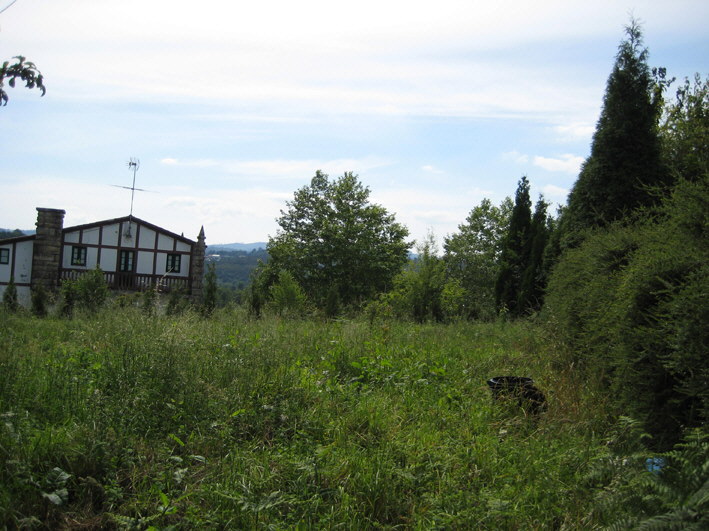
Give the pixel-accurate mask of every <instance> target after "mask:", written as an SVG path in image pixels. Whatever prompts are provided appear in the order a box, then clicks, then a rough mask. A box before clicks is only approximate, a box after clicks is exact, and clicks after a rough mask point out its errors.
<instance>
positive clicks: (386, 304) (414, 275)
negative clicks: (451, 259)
mask: <svg viewBox="0 0 709 531" xmlns="http://www.w3.org/2000/svg"><path fill="white" fill-rule="evenodd" d="M417 251H418V256H417V257H416V258H415V259H413V260H411V261H410V262H409V265H408V267H407V268H406V269H405V270H404V271H402V272H401V273H400V274H399V275H397V276H396V278H395V279H394V286H393V288H392V289H391V290H389V291H388V292H387V293H383V294H381V295H380V296H379V297H378V300H377V301H376V302H373V303H372V304H370V305H369V306H368V309H367V311H368V313H369V315H370V318H375V317H377V316H379V317H392V316H396V317H397V318H399V319H405V320H413V321H416V322H419V323H424V322H426V321H443V320H444V318H445V315H444V310H443V298H442V297H443V290H444V287H445V284H446V276H445V265H444V263H443V260H441V259H440V258H438V257H437V256H436V255H435V251H436V242H435V239H434V237H433V235H429V236H428V237H427V239H426V240H425V241H424V242H423V243H422V244H421V245H420V246H419V247H418V248H417Z"/></svg>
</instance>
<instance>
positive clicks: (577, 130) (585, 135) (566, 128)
mask: <svg viewBox="0 0 709 531" xmlns="http://www.w3.org/2000/svg"><path fill="white" fill-rule="evenodd" d="M595 130H596V126H595V125H593V124H590V123H573V124H567V125H557V126H556V127H554V132H555V133H556V134H557V135H559V137H560V139H562V140H567V139H568V140H574V141H575V140H581V139H589V140H590V139H591V137H592V136H593V133H594V131H595Z"/></svg>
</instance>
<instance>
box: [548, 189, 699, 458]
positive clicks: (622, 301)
mask: <svg viewBox="0 0 709 531" xmlns="http://www.w3.org/2000/svg"><path fill="white" fill-rule="evenodd" d="M708 213H709V177H705V178H703V179H701V180H700V181H695V182H681V183H679V184H678V185H677V186H676V188H675V190H674V192H673V194H672V196H671V197H670V198H669V199H667V200H666V201H665V203H664V204H663V206H662V208H661V209H660V211H659V213H658V214H657V216H656V217H653V218H648V219H647V220H644V221H641V222H638V223H636V224H635V225H633V226H624V225H621V224H618V225H614V226H612V227H611V228H610V229H609V230H602V231H598V232H596V233H595V234H593V235H591V236H589V237H587V239H586V240H585V241H584V243H583V244H582V245H581V246H580V247H578V248H577V249H573V250H569V251H567V252H566V253H565V254H564V255H562V258H561V260H560V262H559V263H558V265H557V267H556V269H555V270H554V273H553V275H552V279H551V280H550V283H549V290H548V295H547V311H548V315H549V316H550V318H551V319H552V322H553V323H554V324H555V326H557V327H559V329H560V330H561V331H563V332H564V333H565V334H566V335H567V341H568V342H569V343H570V344H571V345H572V347H573V350H574V351H575V352H576V353H577V357H578V358H580V359H581V360H583V361H584V365H585V366H587V367H590V368H592V369H593V370H600V371H603V372H604V373H605V374H606V375H607V377H608V379H609V385H610V388H611V389H612V392H613V396H614V397H615V398H616V401H617V403H618V404H619V405H620V406H621V407H623V408H624V409H625V410H626V411H627V412H629V413H630V414H631V415H632V416H634V417H637V418H639V419H641V420H642V421H643V422H644V425H645V428H646V429H647V430H648V431H650V433H651V434H652V435H653V436H654V437H655V439H654V442H653V444H654V445H656V446H658V447H667V445H668V444H671V443H673V442H676V440H677V437H678V436H679V435H681V430H682V428H683V427H685V426H696V425H701V424H702V423H703V422H706V421H707V420H709V386H707V382H708V381H709V364H708V363H707V359H706V344H707V343H708V342H709V337H707V328H706V326H705V323H706V322H707V319H709V314H708V313H707V304H706V301H707V299H708V297H709V268H708V267H707V264H708V263H709V245H707V241H709V239H708V236H709V234H707V228H708V227H709V220H708V216H709V214H708Z"/></svg>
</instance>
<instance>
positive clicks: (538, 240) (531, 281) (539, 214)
mask: <svg viewBox="0 0 709 531" xmlns="http://www.w3.org/2000/svg"><path fill="white" fill-rule="evenodd" d="M547 206H548V204H547V203H546V201H544V198H542V197H540V198H539V201H537V204H536V206H535V207H534V215H533V216H532V224H531V226H530V231H529V238H528V239H527V249H528V250H527V252H526V254H527V263H526V267H525V268H524V271H523V273H522V278H521V282H520V288H519V294H518V296H517V306H518V308H519V310H520V312H521V313H523V312H525V311H528V310H535V311H536V310H539V309H541V307H542V299H543V298H544V287H545V284H546V278H545V272H544V268H543V261H544V249H545V247H546V245H547V242H548V240H549V234H550V232H551V230H550V227H549V219H548V216H547Z"/></svg>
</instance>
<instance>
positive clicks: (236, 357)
mask: <svg viewBox="0 0 709 531" xmlns="http://www.w3.org/2000/svg"><path fill="white" fill-rule="evenodd" d="M1 317H2V319H1V320H0V417H1V418H0V421H1V422H0V483H1V485H0V527H1V526H2V524H3V523H4V525H5V526H7V527H10V528H13V527H23V526H24V527H27V528H62V527H64V528H81V529H90V528H112V527H115V528H132V529H146V528H150V527H152V528H160V529H166V528H179V529H190V528H199V527H202V528H223V529H226V528H231V529H235V528H273V529H283V528H294V527H300V528H337V527H342V528H346V529H354V528H414V529H432V528H441V529H444V528H445V529H450V528H468V529H481V528H482V529H485V528H487V529H535V528H536V529H550V528H556V529H559V528H566V529H576V528H591V527H594V526H597V525H600V524H603V523H604V518H606V517H607V515H606V516H604V515H603V513H602V511H599V509H598V502H599V497H602V495H603V489H602V488H601V487H600V486H599V485H601V486H602V485H603V481H606V483H607V481H608V480H607V479H606V480H603V481H602V480H600V479H599V474H598V473H597V472H598V468H599V466H600V463H609V462H613V456H612V447H613V445H614V444H615V445H616V446H619V443H618V441H619V440H620V439H621V438H622V437H619V434H620V435H622V434H623V430H619V429H618V424H617V423H615V422H613V421H612V420H611V418H612V416H611V412H610V411H609V408H608V406H607V405H606V401H607V400H606V398H607V397H606V396H605V394H604V392H602V391H601V390H600V387H599V386H598V385H597V384H596V383H595V382H592V381H579V379H578V377H577V376H576V374H577V373H576V371H574V370H573V367H570V366H569V365H568V364H567V363H566V362H565V361H564V360H565V359H567V357H566V356H565V355H564V352H563V349H562V347H560V346H559V345H557V344H555V342H554V340H553V337H551V336H549V335H548V334H546V333H545V332H544V329H543V328H542V327H541V326H539V325H534V324H530V323H525V322H521V323H512V324H510V323H496V324H470V323H459V324H450V325H440V324H436V325H415V324H408V323H396V322H392V323H375V324H370V323H369V322H367V321H364V320H362V321H358V320H354V321H336V322H322V321H310V320H303V321H292V320H291V321H286V320H278V319H264V320H250V319H249V318H248V317H247V316H246V315H245V314H244V313H242V312H240V311H238V310H235V311H220V312H217V313H216V314H215V315H214V316H213V318H211V319H204V318H202V317H200V316H198V315H196V314H186V315H183V316H180V317H170V318H168V317H162V316H157V317H156V316H147V315H145V314H144V313H141V312H139V311H137V310H135V309H130V308H128V309H123V310H121V309H111V310H107V311H105V312H103V313H100V314H99V315H96V316H93V317H83V318H75V319H72V320H67V319H53V318H47V319H36V318H33V317H29V316H27V315H21V316H16V315H2V316H1ZM498 375H518V376H531V377H533V378H534V379H535V381H536V383H537V385H538V386H539V388H541V389H542V390H543V391H544V393H545V394H546V397H547V401H548V409H547V411H546V412H544V413H542V414H540V415H538V416H534V415H529V414H526V413H525V411H524V410H523V409H522V408H520V407H519V406H518V405H517V404H516V403H515V402H507V401H502V402H500V401H497V402H495V401H493V400H492V399H491V394H490V390H489V389H488V388H487V385H486V380H487V379H488V378H490V377H493V376H498ZM626 435H627V434H626ZM604 466H605V467H606V469H607V468H608V467H607V465H604ZM619 466H620V465H619Z"/></svg>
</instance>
